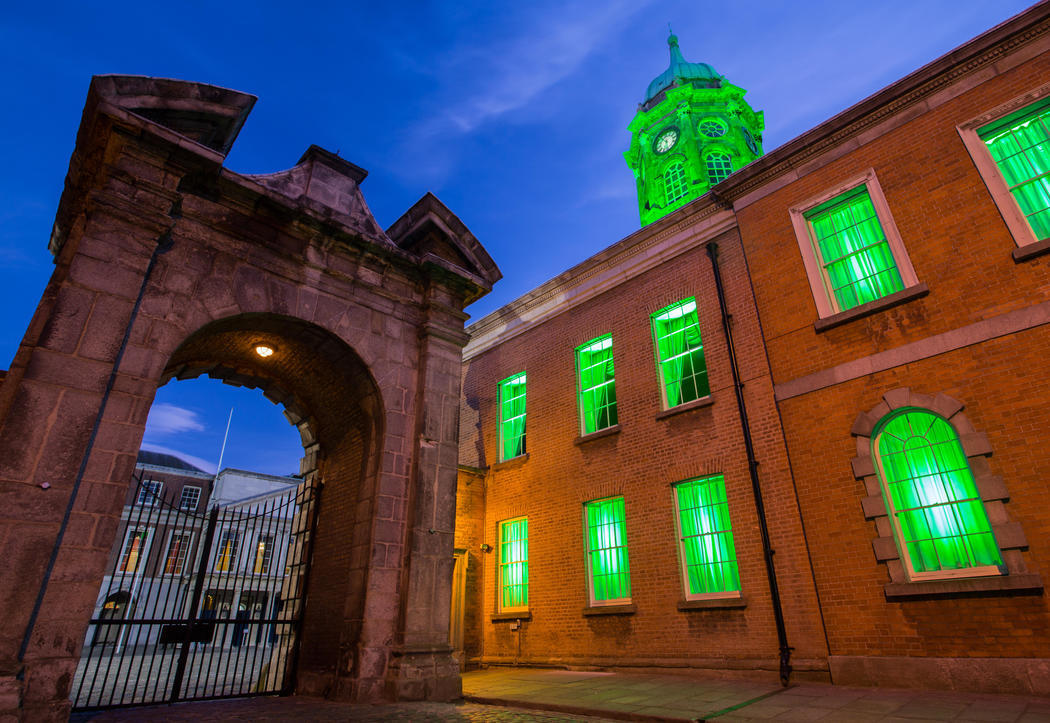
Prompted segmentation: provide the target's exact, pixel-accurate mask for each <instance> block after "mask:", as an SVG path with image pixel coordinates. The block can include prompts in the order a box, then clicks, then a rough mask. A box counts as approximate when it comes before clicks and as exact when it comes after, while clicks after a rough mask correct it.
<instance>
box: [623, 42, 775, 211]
mask: <svg viewBox="0 0 1050 723" xmlns="http://www.w3.org/2000/svg"><path fill="white" fill-rule="evenodd" d="M667 44H668V46H670V53H671V62H670V65H669V66H668V67H667V70H665V71H664V72H662V73H661V74H660V75H658V76H656V78H655V79H654V80H653V82H652V83H650V84H649V88H648V90H646V92H645V100H643V101H642V103H641V105H639V106H638V114H637V115H635V117H634V120H632V121H631V124H630V125H629V126H627V129H628V130H629V131H631V147H630V148H628V149H627V151H626V152H625V153H624V158H626V159H627V165H628V166H630V168H631V170H632V171H633V172H634V179H635V183H636V185H637V187H638V212H639V214H640V215H641V219H642V225H643V226H645V225H647V224H650V223H652V222H653V221H655V220H657V219H658V218H661V217H663V216H666V215H667V214H669V213H670V212H671V211H674V210H675V209H677V208H680V207H682V206H684V205H685V204H687V203H689V202H690V201H692V200H693V199H694V198H697V197H699V196H702V195H704V194H705V193H707V192H708V191H710V190H711V189H712V188H713V187H714V186H715V185H716V184H717V183H718V182H719V181H721V180H723V179H724V178H726V177H727V176H729V174H730V173H732V172H733V171H735V170H737V169H740V168H743V167H744V166H745V165H747V164H748V163H750V162H751V161H753V160H755V159H756V158H758V157H759V156H761V155H762V130H763V129H764V128H765V122H764V120H763V117H762V111H759V112H757V113H756V112H755V111H754V110H752V109H751V106H749V105H748V104H747V101H745V100H744V94H745V93H746V92H747V91H745V90H744V89H743V88H739V87H737V86H735V85H733V84H732V83H730V82H729V81H727V80H726V79H725V78H724V77H722V76H721V75H719V74H718V73H717V72H715V69H714V68H712V67H711V66H710V65H708V64H707V63H687V62H686V60H685V58H683V57H682V51H681V50H679V49H678V38H677V37H676V36H674V35H671V36H670V37H669V38H667Z"/></svg>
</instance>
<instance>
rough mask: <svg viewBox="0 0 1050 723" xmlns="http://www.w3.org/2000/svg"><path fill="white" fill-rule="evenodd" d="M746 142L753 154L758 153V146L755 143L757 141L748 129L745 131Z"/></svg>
mask: <svg viewBox="0 0 1050 723" xmlns="http://www.w3.org/2000/svg"><path fill="white" fill-rule="evenodd" d="M744 142H745V143H747V147H748V149H749V150H750V151H751V152H752V153H758V144H757V143H755V139H754V138H753V137H752V136H751V134H750V133H749V132H748V130H747V128H745V129H744Z"/></svg>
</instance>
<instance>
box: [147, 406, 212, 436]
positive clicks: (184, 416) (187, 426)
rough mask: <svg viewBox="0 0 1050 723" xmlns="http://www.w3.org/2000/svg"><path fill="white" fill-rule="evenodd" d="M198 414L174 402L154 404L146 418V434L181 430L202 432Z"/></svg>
mask: <svg viewBox="0 0 1050 723" xmlns="http://www.w3.org/2000/svg"><path fill="white" fill-rule="evenodd" d="M203 431H204V423H203V422H201V421H200V417H199V415H198V414H197V413H196V412H194V411H192V410H190V409H186V408H184V407H179V406H176V405H174V404H164V403H161V404H154V405H153V408H152V409H150V410H149V418H148V419H147V420H146V436H147V437H149V436H168V435H172V434H181V433H182V432H203Z"/></svg>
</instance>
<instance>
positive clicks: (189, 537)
mask: <svg viewBox="0 0 1050 723" xmlns="http://www.w3.org/2000/svg"><path fill="white" fill-rule="evenodd" d="M176 537H183V538H185V539H186V549H185V552H184V553H183V556H182V569H181V570H179V571H178V572H168V571H167V570H168V560H169V558H170V557H171V544H172V543H173V542H174V541H175V538H176ZM193 537H194V535H193V533H192V532H188V531H186V530H172V531H171V532H169V533H168V544H166V545H165V546H164V560H163V561H162V562H161V566H160V571H159V573H158V574H160V575H163V576H164V577H180V576H183V575H185V574H186V568H187V566H189V565H192V564H193V558H192V556H191V555H190V551H191V550H192V549H193Z"/></svg>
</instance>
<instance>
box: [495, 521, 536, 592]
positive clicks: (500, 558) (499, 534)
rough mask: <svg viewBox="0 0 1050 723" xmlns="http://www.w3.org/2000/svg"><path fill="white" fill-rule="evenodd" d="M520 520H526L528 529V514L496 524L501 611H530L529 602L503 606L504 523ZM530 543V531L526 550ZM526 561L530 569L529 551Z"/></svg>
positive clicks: (526, 541)
mask: <svg viewBox="0 0 1050 723" xmlns="http://www.w3.org/2000/svg"><path fill="white" fill-rule="evenodd" d="M519 520H525V522H526V529H527V525H528V521H529V518H528V517H527V516H525V515H522V516H521V517H512V518H510V519H507V520H502V521H500V522H499V523H498V524H497V525H496V545H497V553H496V554H497V557H498V559H497V562H496V564H497V565H498V566H499V568H498V569H499V574H498V575H497V576H496V577H497V583H496V584H497V585H498V587H497V590H496V609H497V610H498V611H499V612H500V613H518V612H521V613H526V612H528V611H529V606H528V604H526V605H518V606H510V607H504V606H503V567H504V562H503V526H504V525H509V524H510V523H512V522H518V521H519ZM528 544H529V537H528V533H526V535H525V547H526V550H528ZM516 562H521V561H520V560H518V561H516ZM524 562H525V565H526V569H528V564H529V556H528V553H527V552H526V555H525V560H524ZM525 589H526V590H528V583H526V585H525Z"/></svg>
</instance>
